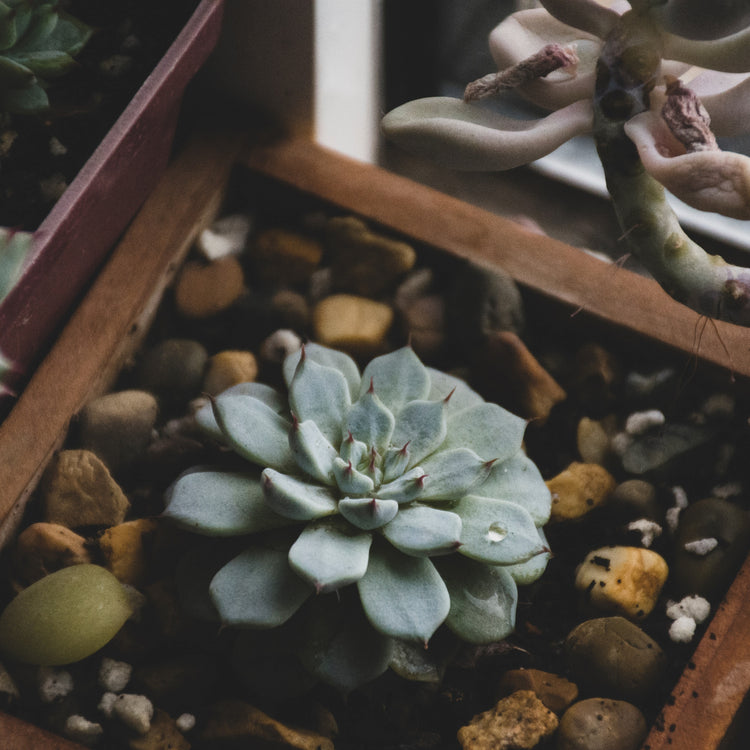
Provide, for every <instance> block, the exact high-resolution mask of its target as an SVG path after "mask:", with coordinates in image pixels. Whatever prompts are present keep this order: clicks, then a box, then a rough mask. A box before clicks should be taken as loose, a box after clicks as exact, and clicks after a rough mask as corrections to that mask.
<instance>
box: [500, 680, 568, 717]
mask: <svg viewBox="0 0 750 750" xmlns="http://www.w3.org/2000/svg"><path fill="white" fill-rule="evenodd" d="M497 687H498V691H499V694H500V695H502V696H506V695H511V694H512V693H515V692H517V691H518V690H532V691H533V692H534V694H535V695H536V697H537V698H539V700H540V701H541V702H542V703H544V705H545V706H547V708H548V709H549V710H550V711H554V712H555V713H556V714H557V715H558V716H560V715H562V713H563V712H564V711H565V709H566V708H568V706H570V705H571V704H572V703H573V702H574V701H575V700H576V699H577V698H578V687H577V685H576V684H575V683H573V682H571V681H570V680H566V679H565V678H564V677H561V676H560V675H556V674H553V673H552V672H544V671H542V670H541V669H510V670H508V671H507V672H505V673H504V674H503V676H502V678H501V679H500V682H499V683H498V686H497Z"/></svg>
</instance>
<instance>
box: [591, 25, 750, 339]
mask: <svg viewBox="0 0 750 750" xmlns="http://www.w3.org/2000/svg"><path fill="white" fill-rule="evenodd" d="M660 47H661V44H660V36H659V34H658V33H657V32H656V29H655V27H654V25H653V20H652V19H651V17H650V16H649V15H648V13H636V12H635V11H633V12H631V13H628V14H626V15H625V16H623V18H622V19H621V21H620V22H619V23H618V25H617V26H616V27H615V28H614V30H613V31H612V32H611V33H610V35H609V36H608V38H607V39H606V40H605V43H604V47H603V49H602V52H601V55H600V57H599V61H598V65H597V75H596V91H595V96H594V138H595V140H596V146H597V152H598V154H599V158H600V160H601V163H602V166H603V168H604V173H605V176H606V180H607V189H608V191H609V194H610V196H611V197H612V202H613V204H614V207H615V212H616V214H617V218H618V220H619V222H620V226H621V227H622V231H623V238H624V239H625V241H626V242H627V244H628V246H629V247H630V249H631V250H632V252H633V253H634V255H636V256H637V257H638V258H639V260H640V261H641V262H642V263H643V264H644V266H645V267H646V268H647V269H648V270H649V272H650V273H651V274H652V275H653V276H654V278H655V279H656V280H657V281H658V282H659V283H660V284H661V286H662V287H663V288H664V289H665V290H666V291H667V293H668V294H670V295H671V296H672V297H674V298H675V299H676V300H678V301H679V302H682V303H683V304H684V305H687V306H688V307H690V308H692V309H693V310H695V311H696V312H698V313H700V314H701V315H706V316H708V317H711V318H716V319H718V320H726V321H730V322H732V323H737V324H739V325H744V326H747V325H750V270H748V269H746V268H742V267H739V266H734V265H731V264H729V263H726V262H725V261H724V259H723V258H721V257H720V256H718V255H709V254H708V253H707V252H706V251H705V250H703V248H701V247H700V245H698V244H697V243H696V242H694V241H693V240H691V239H690V238H689V237H688V236H687V234H686V233H685V232H684V231H683V229H682V227H681V226H680V223H679V221H678V219H677V217H676V215H675V213H674V211H673V210H672V208H671V207H670V205H669V203H668V202H667V199H666V194H665V190H664V188H663V187H662V185H661V184H660V183H659V182H657V180H656V179H654V178H653V177H652V176H651V175H650V174H648V172H647V171H646V170H645V168H644V166H643V164H642V163H641V160H640V157H639V155H638V149H637V148H636V146H635V144H634V143H633V141H631V140H630V138H629V137H628V135H627V134H626V132H625V125H626V123H627V122H628V121H629V120H631V118H633V117H634V116H635V115H637V114H639V113H641V112H646V111H648V109H649V106H650V96H651V92H652V90H653V88H654V85H655V83H656V82H657V80H658V77H659V74H660V65H661V49H660Z"/></svg>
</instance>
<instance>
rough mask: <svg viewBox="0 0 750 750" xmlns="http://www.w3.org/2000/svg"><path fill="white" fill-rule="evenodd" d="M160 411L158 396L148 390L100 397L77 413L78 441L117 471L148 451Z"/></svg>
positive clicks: (115, 393)
mask: <svg viewBox="0 0 750 750" xmlns="http://www.w3.org/2000/svg"><path fill="white" fill-rule="evenodd" d="M158 411H159V407H158V404H157V402H156V398H155V397H154V396H153V394H151V393H148V392H147V391H140V390H124V391H116V392H114V393H109V394H107V395H105V396H100V397H99V398H96V399H94V400H93V401H90V402H89V403H88V404H86V406H84V407H83V409H82V410H81V412H80V413H79V415H78V439H79V443H80V445H81V447H82V448H85V449H87V450H90V451H92V452H93V453H96V455H97V456H99V458H101V459H102V461H104V463H105V464H106V465H107V467H108V468H109V470H110V471H111V472H112V473H113V474H117V473H118V472H120V471H122V470H123V469H126V468H127V467H128V466H130V465H132V463H133V462H134V461H135V460H136V459H138V458H140V457H141V456H143V454H144V453H145V451H146V448H147V446H148V444H149V442H150V441H151V437H152V435H153V430H154V426H155V425H156V417H157V414H158Z"/></svg>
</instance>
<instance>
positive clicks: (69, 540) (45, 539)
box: [12, 522, 92, 586]
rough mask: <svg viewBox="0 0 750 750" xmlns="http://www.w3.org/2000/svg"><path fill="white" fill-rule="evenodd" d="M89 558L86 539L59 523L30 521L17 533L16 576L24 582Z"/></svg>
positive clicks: (19, 580)
mask: <svg viewBox="0 0 750 750" xmlns="http://www.w3.org/2000/svg"><path fill="white" fill-rule="evenodd" d="M90 562H92V560H91V553H90V552H89V549H88V547H87V545H86V539H85V538H84V537H82V536H80V535H79V534H76V533H75V532H74V531H71V530H70V529H69V528H67V527H66V526H61V525H59V524H56V523H44V522H39V523H33V524H31V526H28V527H27V528H25V529H24V530H23V531H22V532H21V533H20V534H19V535H18V539H17V540H16V544H15V547H14V548H13V556H12V566H13V576H14V578H15V579H16V580H17V581H18V582H19V583H20V584H21V585H23V586H28V585H29V584H31V583H34V581H38V580H39V579H40V578H44V576H46V575H48V574H49V573H53V572H54V571H56V570H59V569H60V568H65V567H67V566H68V565H79V564H82V563H90Z"/></svg>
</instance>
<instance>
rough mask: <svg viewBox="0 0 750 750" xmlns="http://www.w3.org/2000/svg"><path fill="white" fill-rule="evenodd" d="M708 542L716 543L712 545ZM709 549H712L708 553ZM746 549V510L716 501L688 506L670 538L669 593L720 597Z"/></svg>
mask: <svg viewBox="0 0 750 750" xmlns="http://www.w3.org/2000/svg"><path fill="white" fill-rule="evenodd" d="M708 540H717V542H718V543H717V544H716V545H713V543H712V542H710V541H708ZM696 543H698V547H697V549H696ZM710 546H713V549H710V550H709V549H708V548H709V547H710ZM748 546H750V517H749V516H748V513H747V511H745V510H743V509H742V508H740V507H739V506H738V505H735V504H734V503H732V502H730V501H728V500H722V499H720V498H705V499H703V500H698V501H697V502H694V503H691V504H690V505H688V507H687V508H685V509H684V510H683V511H682V513H681V514H680V519H679V524H678V526H677V531H676V534H675V538H674V561H673V563H672V577H671V584H672V587H673V589H672V590H673V591H674V592H675V594H676V595H678V596H684V595H688V594H697V595H699V596H702V597H705V598H706V599H708V600H710V601H711V600H714V599H716V598H717V597H720V596H722V595H723V593H724V590H725V589H726V587H727V585H728V584H729V582H730V581H731V579H732V577H733V576H734V574H735V573H736V571H737V569H738V568H739V567H740V565H741V564H742V561H743V560H744V559H745V556H746V555H747V549H748ZM699 552H700V553H703V554H698V553H699Z"/></svg>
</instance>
